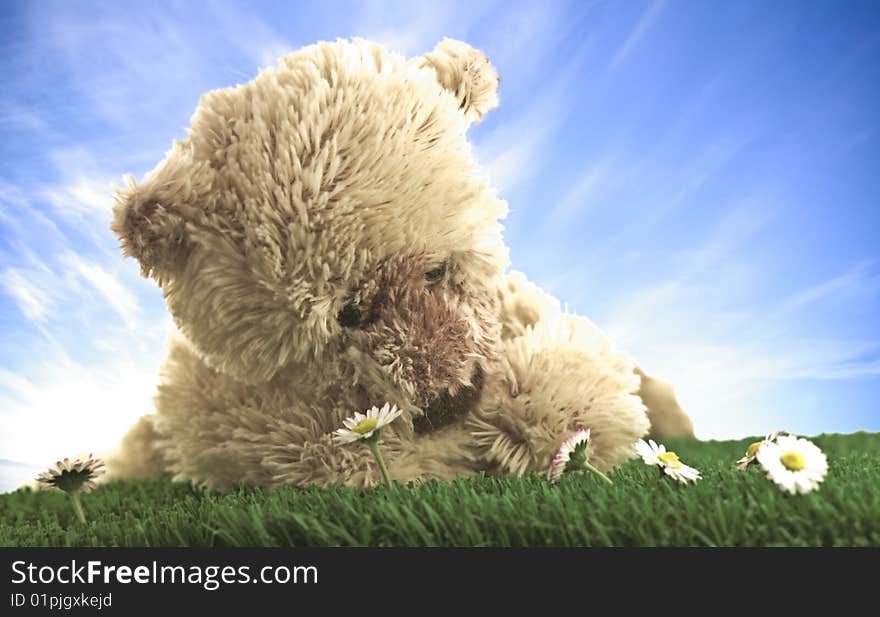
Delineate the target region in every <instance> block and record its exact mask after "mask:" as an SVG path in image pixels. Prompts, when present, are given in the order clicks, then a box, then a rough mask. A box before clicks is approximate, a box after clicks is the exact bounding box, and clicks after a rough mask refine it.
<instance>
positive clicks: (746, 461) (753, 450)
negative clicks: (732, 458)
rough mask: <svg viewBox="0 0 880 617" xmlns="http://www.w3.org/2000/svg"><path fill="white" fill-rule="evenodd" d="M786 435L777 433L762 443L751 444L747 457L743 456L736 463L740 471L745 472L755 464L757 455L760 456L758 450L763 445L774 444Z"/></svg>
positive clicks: (768, 436)
mask: <svg viewBox="0 0 880 617" xmlns="http://www.w3.org/2000/svg"><path fill="white" fill-rule="evenodd" d="M784 434H785V433H783V432H782V431H775V432H773V433H770V434H768V435H767V436H766V437H764V439H762V440H761V441H756V442H755V443H753V444H750V445H749V447H748V448H747V449H746V454H745V456H743V457H742V458H741V459H739V460H738V461H737V462H736V467H737V469H739V470H740V471H745V470H746V468H747V467H748V466H749V465H751V464H752V463H753V462H755V459H756V458H757V455H758V449H759V448H760V447H761V446H762V445H763V444H765V443H772V442H774V441H776V439H777V438H778V437H779V436H780V435H784Z"/></svg>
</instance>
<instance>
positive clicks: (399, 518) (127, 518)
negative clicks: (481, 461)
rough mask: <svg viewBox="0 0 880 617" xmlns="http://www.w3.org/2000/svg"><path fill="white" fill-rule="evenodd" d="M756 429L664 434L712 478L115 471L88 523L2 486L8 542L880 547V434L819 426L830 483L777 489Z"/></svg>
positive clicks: (1, 523)
mask: <svg viewBox="0 0 880 617" xmlns="http://www.w3.org/2000/svg"><path fill="white" fill-rule="evenodd" d="M750 441H751V440H741V441H723V442H711V441H710V442H698V441H674V442H673V441H667V445H668V446H670V447H672V448H674V449H675V450H676V451H677V452H678V453H679V454H680V455H681V457H682V460H684V461H685V462H686V463H688V464H691V465H694V466H696V467H698V468H699V469H700V470H701V471H702V472H703V476H704V480H702V481H701V482H699V483H697V484H696V485H693V486H681V485H677V484H673V483H672V482H670V481H669V480H668V479H664V478H660V477H658V475H657V470H656V469H655V468H649V467H647V466H645V465H643V464H641V463H640V462H638V461H631V462H629V463H627V464H626V465H624V466H623V467H621V468H620V469H618V470H617V471H615V472H613V473H612V474H611V478H612V479H613V480H614V485H613V486H607V485H605V484H604V483H602V482H601V481H600V480H598V479H596V478H593V477H578V476H572V477H564V478H563V479H562V481H561V482H560V483H559V484H558V485H556V486H550V485H549V484H548V483H547V482H546V481H545V480H544V479H543V478H542V477H539V476H532V477H529V478H523V479H516V478H486V477H482V478H473V479H468V480H459V481H456V482H452V483H441V482H428V483H425V484H422V485H419V486H406V487H404V486H400V485H398V486H396V487H395V488H394V490H392V491H389V490H388V489H386V488H384V487H382V488H375V489H371V490H368V491H360V492H359V491H355V490H351V489H347V488H337V487H331V488H327V489H318V488H309V489H305V490H303V489H296V488H275V489H242V490H239V491H235V492H232V493H225V494H224V493H218V492H213V491H208V490H203V489H199V488H195V487H192V486H190V485H187V484H175V483H172V482H169V481H167V480H156V481H145V482H115V483H109V484H107V485H105V486H103V487H101V488H100V489H98V490H97V491H95V492H94V493H92V494H90V495H86V496H84V498H83V505H84V508H85V510H86V515H87V516H88V517H89V521H88V522H87V523H86V524H85V525H81V524H79V523H78V522H77V521H76V519H75V518H74V514H73V511H72V510H71V508H70V506H69V504H68V502H67V500H66V497H65V496H64V495H63V494H60V493H55V492H52V493H49V492H38V493H34V492H31V491H28V490H20V491H16V492H14V493H8V494H5V495H0V545H2V546H230V545H232V546H325V545H330V546H336V545H358V546H360V545H370V546H544V545H549V546H655V545H661V546H731V545H733V546H770V545H773V546H775V545H784V546H793V545H794V546H802V545H803V546H841V545H844V546H878V545H880V433H856V434H853V435H823V436H820V437H817V438H816V439H815V441H816V443H817V444H818V445H819V446H820V447H822V448H823V450H824V451H825V452H826V454H827V455H828V460H829V465H830V470H829V473H828V476H827V478H826V480H825V482H824V483H823V484H822V486H821V488H820V490H819V491H818V492H815V493H811V494H809V495H802V496H789V495H785V494H783V493H781V492H780V491H779V490H778V489H777V488H776V486H775V485H773V484H772V483H771V482H770V481H768V480H767V479H766V478H765V477H764V475H763V473H761V472H760V471H759V470H758V469H755V468H753V469H751V470H750V471H749V472H745V473H743V472H739V471H737V470H736V469H735V468H734V461H735V460H736V459H737V458H738V457H739V456H740V455H741V454H742V452H743V450H744V449H745V446H746V445H747V444H748V443H749V442H750Z"/></svg>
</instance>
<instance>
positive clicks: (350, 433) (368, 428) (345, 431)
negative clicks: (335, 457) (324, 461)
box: [333, 403, 403, 443]
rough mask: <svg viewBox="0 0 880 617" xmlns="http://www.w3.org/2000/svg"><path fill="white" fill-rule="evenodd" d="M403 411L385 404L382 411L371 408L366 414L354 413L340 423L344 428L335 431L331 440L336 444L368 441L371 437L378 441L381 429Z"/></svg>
mask: <svg viewBox="0 0 880 617" xmlns="http://www.w3.org/2000/svg"><path fill="white" fill-rule="evenodd" d="M402 413H403V410H401V409H398V408H397V405H389V404H388V403H385V405H383V406H382V409H379V408H378V407H375V406H374V407H372V408H370V409H368V410H367V413H365V414H364V413H360V412H355V414H354V416H353V417H351V418H346V419H345V420H343V421H342V423H343V424H344V425H345V428H340V429H336V431H334V436H333V439H334V440H335V441H336V443H352V442H354V441H361V440H368V439H371V438H373V435H375V436H376V438H377V439H378V437H379V432H380V431H381V430H382V427H384V426H387V425H388V424H390V423H391V422H393V421H394V420H395V419H396V418H397V417H398V416H400V414H402Z"/></svg>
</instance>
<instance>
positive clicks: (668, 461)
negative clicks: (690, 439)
mask: <svg viewBox="0 0 880 617" xmlns="http://www.w3.org/2000/svg"><path fill="white" fill-rule="evenodd" d="M657 458H659V459H660V460H661V461H663V464H664V465H669V466H670V467H672V468H673V469H678V468H679V467H681V461H679V460H678V454H676V453H675V452H664V453H663V454H658V455H657Z"/></svg>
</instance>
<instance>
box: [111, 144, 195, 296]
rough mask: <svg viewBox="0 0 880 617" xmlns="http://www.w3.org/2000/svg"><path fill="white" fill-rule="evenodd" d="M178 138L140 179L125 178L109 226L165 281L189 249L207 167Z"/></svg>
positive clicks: (145, 268) (146, 271)
mask: <svg viewBox="0 0 880 617" xmlns="http://www.w3.org/2000/svg"><path fill="white" fill-rule="evenodd" d="M187 150H188V148H181V147H180V144H175V147H174V148H173V149H172V150H171V152H170V153H169V154H168V156H167V157H166V159H165V160H164V161H162V162H161V163H160V164H159V165H158V166H157V167H156V169H154V170H153V171H152V172H150V173H148V174H147V175H146V176H145V177H144V179H143V181H142V182H141V183H140V184H138V183H136V182H135V180H134V178H132V177H131V176H128V177H127V178H126V186H125V187H123V188H120V189H117V191H116V196H115V204H114V206H113V221H112V222H111V223H110V229H111V230H112V231H113V232H114V233H115V234H116V236H117V237H118V238H119V240H120V243H121V245H122V251H123V253H124V254H125V255H126V256H130V257H134V258H135V259H137V260H138V261H139V262H140V264H141V274H143V275H144V276H152V277H153V278H154V279H156V281H157V282H159V284H160V285H161V284H163V283H164V282H165V281H166V280H167V279H168V277H169V276H171V275H172V274H173V273H174V272H176V271H177V270H178V269H179V267H181V266H182V264H183V262H184V261H185V259H186V256H187V255H188V253H189V248H190V241H189V231H188V229H187V225H188V223H190V222H192V221H193V220H194V219H196V218H197V217H198V207H197V204H198V203H199V201H200V200H199V197H200V195H199V193H200V192H204V188H205V187H204V186H203V185H205V173H204V172H205V170H204V169H201V168H202V167H203V166H200V165H193V163H192V155H191V152H188V151H187Z"/></svg>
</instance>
